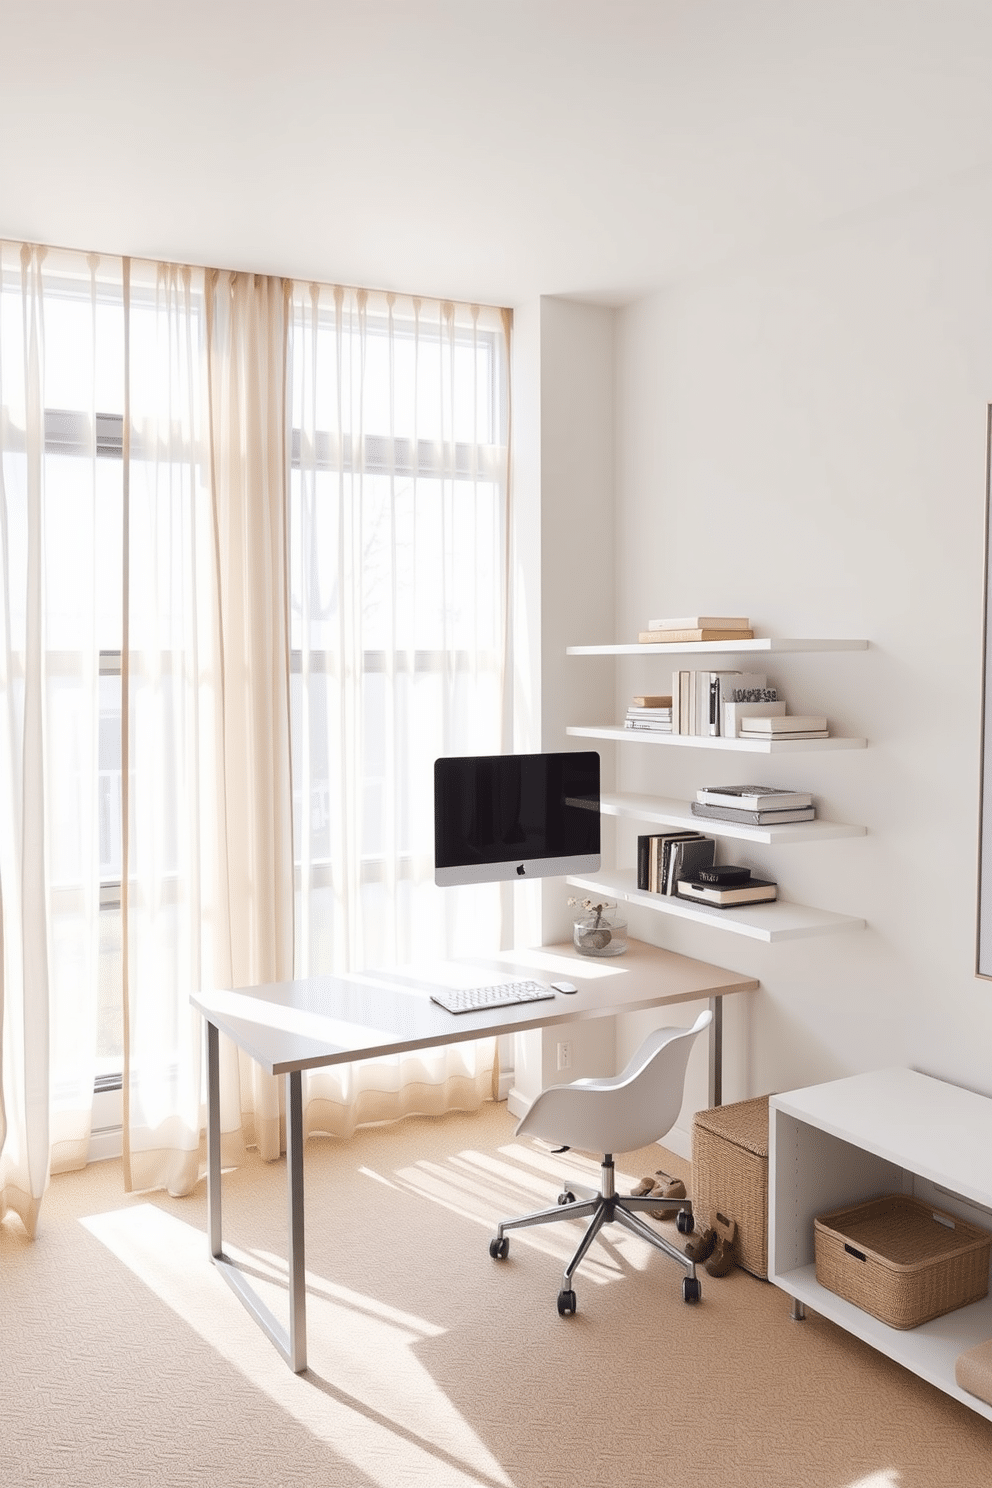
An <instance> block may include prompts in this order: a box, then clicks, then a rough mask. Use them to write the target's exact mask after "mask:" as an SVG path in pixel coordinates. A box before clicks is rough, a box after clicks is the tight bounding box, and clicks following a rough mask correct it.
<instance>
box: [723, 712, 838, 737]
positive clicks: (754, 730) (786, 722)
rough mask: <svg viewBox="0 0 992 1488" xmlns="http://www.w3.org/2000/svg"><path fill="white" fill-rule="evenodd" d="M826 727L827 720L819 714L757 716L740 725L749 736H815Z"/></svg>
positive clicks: (745, 720)
mask: <svg viewBox="0 0 992 1488" xmlns="http://www.w3.org/2000/svg"><path fill="white" fill-rule="evenodd" d="M826 726H827V720H826V719H825V718H824V717H823V715H822V714H820V713H789V714H788V715H784V716H779V717H776V716H775V715H771V716H769V717H767V718H762V717H761V716H760V715H759V716H757V717H751V718H746V719H744V721H743V722H742V724H741V728H742V729H747V731H748V733H749V734H815V733H821V732H822V731H823V730H824V729H825V728H826Z"/></svg>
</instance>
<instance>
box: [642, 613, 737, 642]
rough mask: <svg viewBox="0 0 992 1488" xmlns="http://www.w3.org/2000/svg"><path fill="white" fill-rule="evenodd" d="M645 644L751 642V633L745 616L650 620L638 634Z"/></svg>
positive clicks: (703, 616)
mask: <svg viewBox="0 0 992 1488" xmlns="http://www.w3.org/2000/svg"><path fill="white" fill-rule="evenodd" d="M637 639H638V640H639V641H641V642H642V643H644V644H645V645H658V644H659V643H660V644H662V645H664V644H666V643H667V644H672V645H685V643H686V642H687V641H751V640H753V639H754V631H753V630H752V629H751V622H750V620H748V618H747V616H746V615H682V616H680V617H679V618H677V619H675V620H671V619H668V618H662V619H660V620H649V621H648V627H647V630H641V631H638V633H637Z"/></svg>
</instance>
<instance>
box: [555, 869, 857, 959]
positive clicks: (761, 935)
mask: <svg viewBox="0 0 992 1488" xmlns="http://www.w3.org/2000/svg"><path fill="white" fill-rule="evenodd" d="M568 882H569V883H570V884H573V885H574V886H575V887H576V888H579V889H587V890H588V891H589V892H590V893H593V894H601V895H603V896H605V897H607V898H610V899H616V900H618V901H619V900H624V901H625V902H626V903H628V904H638V905H642V906H643V907H644V908H645V909H653V910H655V911H657V912H658V913H659V914H669V915H674V916H675V917H676V918H677V919H682V920H695V921H696V922H697V923H698V924H702V925H710V926H711V927H712V928H713V929H716V930H724V931H729V932H730V933H731V934H733V935H747V936H749V937H750V938H751V939H752V940H763V941H776V940H799V939H802V938H804V937H807V936H811V935H832V934H835V933H836V932H838V931H841V930H863V929H864V927H865V922H864V920H860V919H857V918H855V917H854V916H853V915H841V914H832V913H831V912H830V911H829V910H825V909H810V908H808V907H807V906H806V905H805V904H793V903H791V902H790V901H789V900H787V899H777V900H775V901H774V902H773V903H771V904H750V905H744V906H743V907H742V908H740V909H712V908H710V907H709V906H708V905H704V904H693V903H690V902H689V901H688V900H687V899H679V898H677V897H676V896H675V895H673V894H650V893H648V892H647V891H646V890H644V889H639V888H637V879H636V876H635V875H634V872H633V870H632V869H629V868H628V869H617V870H614V871H613V872H603V873H591V874H575V875H571V874H570V875H569V877H568Z"/></svg>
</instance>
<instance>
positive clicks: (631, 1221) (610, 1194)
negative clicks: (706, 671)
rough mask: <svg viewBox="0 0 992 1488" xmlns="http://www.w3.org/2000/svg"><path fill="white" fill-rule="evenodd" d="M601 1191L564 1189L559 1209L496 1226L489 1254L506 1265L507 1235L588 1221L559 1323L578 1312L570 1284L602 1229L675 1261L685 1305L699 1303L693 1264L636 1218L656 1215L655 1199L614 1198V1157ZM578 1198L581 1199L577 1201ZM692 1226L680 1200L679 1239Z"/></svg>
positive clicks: (687, 1206) (565, 1284) (686, 1204)
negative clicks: (619, 1229)
mask: <svg viewBox="0 0 992 1488" xmlns="http://www.w3.org/2000/svg"><path fill="white" fill-rule="evenodd" d="M600 1172H601V1177H600V1188H599V1189H598V1190H596V1189H581V1190H577V1192H573V1191H572V1189H570V1188H566V1189H565V1190H564V1191H563V1192H562V1193H560V1194H559V1196H558V1203H557V1205H556V1206H555V1208H553V1209H538V1210H535V1212H534V1213H533V1214H522V1215H521V1216H520V1217H519V1218H517V1219H504V1220H503V1221H502V1222H501V1223H500V1224H498V1225H497V1226H496V1235H495V1238H494V1239H492V1240H490V1242H489V1254H490V1255H491V1256H492V1258H493V1260H497V1261H502V1260H505V1259H506V1257H507V1255H508V1254H509V1250H510V1242H509V1240H508V1239H507V1238H506V1233H505V1232H506V1231H507V1230H518V1229H523V1228H524V1227H526V1226H528V1225H540V1224H556V1223H557V1222H558V1221H559V1220H570V1219H582V1218H583V1217H585V1216H588V1217H589V1224H588V1226H587V1227H586V1230H585V1233H584V1234H583V1236H582V1239H581V1240H580V1242H579V1245H578V1248H577V1250H576V1252H575V1254H574V1255H573V1256H572V1259H571V1260H570V1261H569V1263H568V1265H567V1266H566V1267H565V1270H564V1273H563V1275H562V1286H561V1291H560V1292H559V1293H558V1314H559V1316H560V1317H569V1316H571V1315H572V1314H574V1312H575V1311H576V1302H575V1291H574V1289H573V1286H572V1281H573V1278H574V1276H575V1272H576V1271H577V1269H578V1267H579V1265H580V1263H581V1261H582V1260H583V1258H584V1257H585V1255H586V1253H587V1251H588V1250H589V1247H590V1246H591V1245H592V1242H593V1241H594V1240H595V1238H596V1236H597V1235H598V1234H599V1231H600V1230H601V1229H602V1228H603V1226H604V1225H606V1224H613V1223H615V1224H620V1225H623V1227H624V1229H627V1230H629V1231H630V1232H631V1234H634V1235H637V1236H638V1238H639V1239H641V1240H646V1241H647V1242H648V1243H649V1244H650V1245H653V1246H654V1247H655V1249H656V1250H661V1251H663V1252H664V1253H665V1255H667V1256H670V1257H671V1258H672V1260H673V1261H678V1263H679V1265H680V1266H682V1267H683V1268H684V1269H685V1271H686V1275H685V1276H684V1277H683V1280H682V1299H683V1301H685V1302H698V1301H699V1298H700V1296H701V1295H702V1289H701V1287H700V1285H699V1281H698V1279H697V1277H696V1267H695V1263H694V1262H693V1261H692V1260H690V1258H689V1257H688V1256H687V1255H685V1253H684V1252H683V1251H681V1250H678V1249H677V1248H676V1247H675V1246H674V1245H673V1244H672V1243H671V1241H669V1240H666V1239H665V1237H664V1235H659V1234H658V1232H657V1231H656V1230H652V1229H651V1227H650V1226H649V1225H646V1224H645V1223H644V1221H643V1220H642V1219H641V1218H640V1214H639V1211H640V1210H643V1209H657V1207H658V1203H659V1200H658V1196H657V1194H655V1195H654V1197H653V1198H652V1197H651V1196H650V1195H647V1194H644V1195H634V1194H618V1193H617V1192H616V1188H615V1184H614V1168H613V1157H612V1155H611V1154H610V1153H606V1155H605V1156H604V1158H603V1163H602V1167H601V1170H600ZM579 1194H581V1197H579V1196H578V1195H579ZM694 1223H695V1221H694V1220H693V1216H692V1203H691V1201H690V1200H689V1199H680V1200H679V1213H678V1217H677V1219H676V1224H677V1227H678V1230H679V1232H680V1234H683V1235H688V1234H691V1233H692V1230H693V1227H694Z"/></svg>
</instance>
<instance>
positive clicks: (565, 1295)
mask: <svg viewBox="0 0 992 1488" xmlns="http://www.w3.org/2000/svg"><path fill="white" fill-rule="evenodd" d="M574 1312H575V1293H574V1292H559V1293H558V1316H559V1317H570V1316H571V1315H572V1314H573V1313H574Z"/></svg>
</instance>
